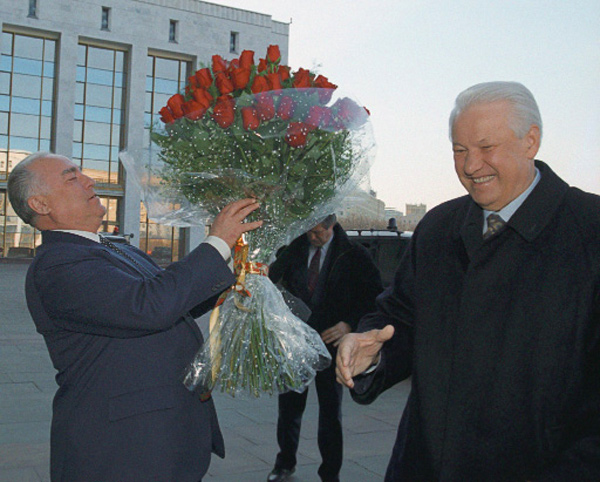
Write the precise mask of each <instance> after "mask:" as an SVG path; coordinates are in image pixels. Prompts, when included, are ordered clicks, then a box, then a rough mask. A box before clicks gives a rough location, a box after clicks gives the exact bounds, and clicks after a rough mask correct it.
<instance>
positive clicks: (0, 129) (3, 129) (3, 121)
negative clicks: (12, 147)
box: [0, 112, 8, 147]
mask: <svg viewBox="0 0 600 482" xmlns="http://www.w3.org/2000/svg"><path fill="white" fill-rule="evenodd" d="M0 134H4V135H8V112H0ZM2 147H6V146H2Z"/></svg>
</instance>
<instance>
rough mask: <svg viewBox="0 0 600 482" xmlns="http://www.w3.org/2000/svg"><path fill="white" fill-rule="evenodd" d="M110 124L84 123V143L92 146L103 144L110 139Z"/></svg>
mask: <svg viewBox="0 0 600 482" xmlns="http://www.w3.org/2000/svg"><path fill="white" fill-rule="evenodd" d="M110 134H111V133H110V124H106V123H99V122H86V124H85V141H86V142H90V143H92V144H103V143H105V142H106V141H107V140H108V139H110V137H111V135H110Z"/></svg>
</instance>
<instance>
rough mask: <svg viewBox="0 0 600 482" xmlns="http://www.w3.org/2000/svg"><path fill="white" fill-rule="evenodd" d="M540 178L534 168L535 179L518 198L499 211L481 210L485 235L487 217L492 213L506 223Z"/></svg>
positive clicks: (538, 172) (537, 170)
mask: <svg viewBox="0 0 600 482" xmlns="http://www.w3.org/2000/svg"><path fill="white" fill-rule="evenodd" d="M541 177H542V176H541V175H540V171H539V169H538V168H537V167H536V168H535V177H534V178H533V182H532V183H531V184H530V185H529V187H528V188H527V189H525V191H523V192H522V193H521V194H520V195H519V196H518V197H516V198H515V199H513V200H512V201H511V202H509V203H508V204H507V205H506V206H504V207H503V208H502V209H500V211H488V210H487V209H484V210H483V232H484V233H485V231H486V230H487V217H488V216H489V215H490V214H492V213H494V212H495V213H496V214H498V215H499V216H500V217H501V218H502V219H503V220H504V222H506V223H507V222H508V221H509V220H510V218H511V217H512V215H513V214H515V213H516V212H517V209H519V208H520V207H521V204H523V202H525V199H527V196H529V195H530V194H531V191H533V188H535V186H537V183H538V182H540V179H541Z"/></svg>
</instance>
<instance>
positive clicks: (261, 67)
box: [257, 59, 267, 72]
mask: <svg viewBox="0 0 600 482" xmlns="http://www.w3.org/2000/svg"><path fill="white" fill-rule="evenodd" d="M257 70H258V71H259V72H264V71H265V70H267V60H266V59H260V60H259V61H258V67H257Z"/></svg>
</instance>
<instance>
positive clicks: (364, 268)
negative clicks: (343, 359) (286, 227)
mask: <svg viewBox="0 0 600 482" xmlns="http://www.w3.org/2000/svg"><path fill="white" fill-rule="evenodd" d="M333 230H334V238H333V240H332V242H331V245H330V246H329V249H328V250H327V255H326V257H325V260H324V261H323V267H322V268H321V272H320V274H319V281H318V283H317V286H316V288H315V291H314V293H313V295H312V296H311V295H310V294H309V292H308V251H309V246H310V242H309V241H308V237H307V236H306V234H303V235H302V236H300V237H298V238H296V239H295V240H294V241H293V242H292V243H291V244H290V245H289V246H288V247H287V248H285V249H284V250H282V251H281V253H280V254H279V256H278V258H277V260H276V261H275V262H274V263H273V264H272V265H271V267H270V268H269V277H270V278H271V280H272V281H273V282H274V283H281V285H282V286H283V287H284V288H285V289H287V290H288V291H289V292H290V293H291V294H293V295H294V296H297V297H299V298H300V299H301V300H303V301H304V302H305V303H307V305H308V306H309V308H310V309H311V310H312V314H311V316H310V318H309V320H308V324H309V325H310V326H311V327H312V328H314V329H315V330H316V331H317V332H319V333H321V332H323V331H324V330H326V329H327V328H330V327H332V326H334V325H336V324H337V323H338V322H340V321H345V322H346V323H348V324H349V325H350V326H351V327H352V329H353V330H354V329H355V328H356V325H357V324H358V320H360V317H361V316H362V315H364V314H365V313H369V312H370V311H373V310H374V309H375V298H376V297H377V295H378V294H379V293H381V291H382V290H383V286H382V283H381V276H380V274H379V270H378V269H377V266H375V263H374V262H373V259H372V258H371V255H370V254H369V252H368V251H367V249H366V248H364V247H363V246H361V245H359V244H357V243H354V242H352V241H351V240H350V239H348V236H347V235H346V233H345V232H344V230H343V229H342V227H341V226H340V225H339V224H336V225H335V226H334V228H333Z"/></svg>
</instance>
